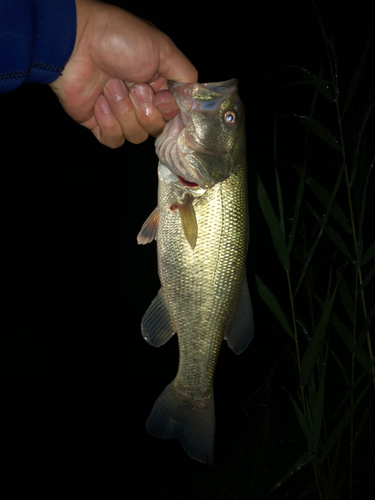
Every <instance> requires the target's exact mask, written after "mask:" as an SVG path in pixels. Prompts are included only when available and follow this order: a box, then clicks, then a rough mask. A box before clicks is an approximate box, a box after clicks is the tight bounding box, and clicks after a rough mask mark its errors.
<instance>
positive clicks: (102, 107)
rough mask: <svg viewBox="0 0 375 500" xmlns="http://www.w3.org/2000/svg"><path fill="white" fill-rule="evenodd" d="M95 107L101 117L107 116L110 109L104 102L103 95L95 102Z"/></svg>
mask: <svg viewBox="0 0 375 500" xmlns="http://www.w3.org/2000/svg"><path fill="white" fill-rule="evenodd" d="M96 105H97V106H98V108H99V109H100V111H101V112H102V113H103V115H107V114H108V113H109V112H110V111H111V109H110V107H109V106H108V103H107V101H106V100H105V97H104V95H100V96H99V97H98V99H97V101H96Z"/></svg>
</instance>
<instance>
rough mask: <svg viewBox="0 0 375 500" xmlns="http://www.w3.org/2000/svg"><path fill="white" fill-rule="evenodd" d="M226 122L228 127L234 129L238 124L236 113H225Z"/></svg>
mask: <svg viewBox="0 0 375 500" xmlns="http://www.w3.org/2000/svg"><path fill="white" fill-rule="evenodd" d="M224 121H225V123H226V125H228V127H233V125H235V124H236V123H237V115H236V113H235V112H234V111H226V112H225V113H224Z"/></svg>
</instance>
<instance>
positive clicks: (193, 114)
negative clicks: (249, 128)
mask: <svg viewBox="0 0 375 500" xmlns="http://www.w3.org/2000/svg"><path fill="white" fill-rule="evenodd" d="M169 89H170V91H171V92H172V94H173V95H174V97H175V99H176V102H177V104H178V106H179V108H180V113H179V114H178V115H177V116H176V117H175V118H173V119H172V120H171V121H169V122H168V123H167V125H166V126H165V128H164V130H163V132H162V134H161V135H160V136H159V137H158V139H157V140H156V142H155V146H156V154H157V155H158V157H159V160H160V163H161V164H162V165H164V166H165V167H166V168H167V169H168V170H169V171H170V172H171V173H172V174H173V176H174V177H176V178H177V179H178V182H180V183H182V184H183V185H185V186H186V187H191V188H193V187H199V188H202V189H204V190H207V189H209V188H210V187H212V186H213V185H215V184H217V183H218V182H222V181H223V180H224V179H226V178H227V177H228V176H229V175H230V172H231V170H232V168H233V166H234V164H235V162H236V161H237V159H238V156H239V155H238V154H236V152H237V151H238V152H240V151H241V150H242V151H243V148H244V147H245V146H244V137H245V134H244V107H243V104H242V102H241V99H240V97H239V95H238V92H237V80H236V79H232V80H228V81H224V82H217V83H204V84H200V83H192V84H185V83H177V82H169Z"/></svg>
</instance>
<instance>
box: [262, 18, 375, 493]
mask: <svg viewBox="0 0 375 500" xmlns="http://www.w3.org/2000/svg"><path fill="white" fill-rule="evenodd" d="M320 26H321V31H322V37H323V40H324V44H325V50H326V55H325V57H324V58H323V60H322V63H321V67H320V71H319V72H318V74H316V75H315V74H312V73H310V72H309V71H308V70H306V69H304V68H299V77H298V79H297V81H294V82H293V86H294V88H297V87H298V89H299V90H298V91H299V92H300V94H299V95H302V96H303V98H305V99H308V100H309V103H310V112H309V114H308V116H301V115H297V114H296V115H294V118H293V119H294V120H298V121H300V122H301V127H304V129H305V132H306V133H305V145H306V149H305V156H304V159H303V161H301V163H300V164H292V163H289V164H285V162H283V163H282V167H283V168H282V170H283V173H284V174H285V172H287V173H288V179H291V185H294V184H293V183H295V186H296V188H295V190H294V193H293V195H292V198H293V199H292V200H291V199H290V187H289V185H288V193H289V196H288V199H287V200H286V196H285V193H286V189H285V186H286V185H287V183H288V184H289V180H288V181H286V180H285V178H283V174H281V173H280V165H281V164H280V162H279V159H278V156H277V148H276V145H277V134H276V133H275V188H276V191H275V192H276V195H275V196H276V197H277V210H275V207H274V205H276V203H275V204H273V203H271V200H270V197H269V196H268V194H267V192H266V189H265V187H264V185H263V183H262V180H261V178H260V177H259V176H258V180H257V182H258V184H257V195H258V201H259V204H260V207H261V210H262V213H263V215H264V218H265V220H266V223H267V225H268V227H269V230H270V232H271V236H272V241H273V244H274V247H275V251H276V253H277V256H278V258H279V261H280V264H281V266H282V269H283V272H284V273H285V288H284V293H281V292H280V290H278V289H277V288H276V284H275V282H273V283H265V282H263V280H262V277H261V276H256V283H257V287H258V291H259V294H260V296H261V297H262V299H263V300H264V302H265V303H266V304H267V306H268V307H269V309H270V310H271V311H272V313H273V315H274V316H275V318H276V319H277V321H278V322H279V323H280V325H281V327H282V328H283V330H284V331H285V334H286V335H285V341H286V344H287V349H286V351H285V354H284V355H287V356H289V355H290V356H292V358H293V363H294V366H295V369H296V370H297V371H298V377H295V381H296V386H295V391H294V393H293V394H289V397H290V402H291V405H292V406H293V407H294V410H295V413H296V417H297V419H298V423H299V425H300V427H301V430H302V432H303V435H304V437H305V439H306V449H305V452H304V453H303V454H302V455H301V456H298V457H296V460H295V463H294V464H293V465H292V466H291V468H290V469H289V470H287V468H288V465H286V470H285V475H284V476H283V477H280V480H279V481H278V482H277V484H275V485H274V486H273V488H272V489H271V490H270V491H269V496H270V498H272V496H273V493H274V492H275V490H277V489H278V488H279V487H280V486H281V485H283V484H284V483H285V482H286V481H295V480H296V476H297V475H298V473H299V471H300V469H302V468H304V467H306V466H307V467H311V468H312V469H311V470H312V474H311V475H310V477H311V481H310V484H306V485H305V488H304V490H303V491H302V490H301V491H300V492H299V494H300V495H301V496H300V497H299V498H302V497H305V496H309V498H319V499H321V500H323V499H339V498H348V499H353V498H359V496H358V493H357V492H356V491H355V488H354V486H353V485H354V481H355V473H356V467H355V461H356V459H357V456H358V455H356V453H358V454H359V453H360V454H361V455H362V458H363V456H366V453H367V452H368V450H367V451H366V446H367V445H368V446H370V444H369V443H368V442H367V441H366V440H367V438H366V433H367V435H368V433H369V432H371V430H370V431H369V429H372V426H373V425H374V421H373V420H374V419H373V414H374V394H375V366H374V362H375V357H374V348H375V345H374V335H373V334H374V326H375V320H374V315H375V286H374V282H375V279H374V274H375V222H374V220H375V217H374V216H375V213H374V212H375V210H374V209H375V207H374V199H375V182H374V172H373V170H374V169H373V166H374V161H375V140H374V136H373V133H371V130H372V132H373V128H372V129H371V126H372V127H373V121H374V119H375V117H374V107H375V101H374V102H371V101H369V100H368V97H369V96H368V95H366V96H364V95H363V94H361V93H360V92H361V90H360V89H361V83H362V78H363V77H364V74H365V71H366V70H367V68H366V58H367V54H368V51H369V49H370V47H371V36H370V38H369V40H368V42H367V44H366V46H365V47H364V49H363V53H362V55H361V57H360V60H359V63H358V66H357V68H355V69H354V72H353V73H352V75H351V78H349V79H348V83H347V85H343V87H344V88H341V86H340V88H339V78H338V70H339V69H340V68H338V63H337V58H336V53H335V46H334V40H333V38H332V37H330V36H328V35H327V33H326V32H325V29H324V25H323V23H322V22H321V21H320ZM293 71H295V69H294V70H293ZM341 83H342V82H341V80H340V85H341ZM371 120H372V121H371ZM276 129H277V127H275V130H276ZM292 147H293V146H292V145H291V148H292ZM317 151H319V155H317ZM322 152H323V154H322ZM317 162H319V164H318V163H317ZM321 172H324V173H325V175H323V176H321V177H322V178H323V179H324V181H323V182H324V184H323V182H322V181H321V180H320V178H319V173H321ZM271 198H272V197H271ZM265 281H266V280H265ZM285 290H288V301H287V302H286V301H285ZM285 304H287V307H286V306H285ZM357 449H360V451H357ZM368 457H370V452H368ZM365 460H366V458H365ZM368 471H369V475H371V474H374V464H373V463H372V464H371V463H368ZM371 471H372V472H371ZM293 475H294V476H293ZM292 476H293V477H292ZM295 498H298V496H296V497H295Z"/></svg>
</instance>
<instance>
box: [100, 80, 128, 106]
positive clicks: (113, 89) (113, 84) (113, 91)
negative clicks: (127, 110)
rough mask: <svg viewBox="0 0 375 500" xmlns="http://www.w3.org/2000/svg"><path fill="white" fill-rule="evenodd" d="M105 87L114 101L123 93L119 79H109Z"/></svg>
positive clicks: (122, 95)
mask: <svg viewBox="0 0 375 500" xmlns="http://www.w3.org/2000/svg"><path fill="white" fill-rule="evenodd" d="M105 88H106V90H107V92H108V94H109V95H110V97H111V99H113V100H114V101H119V100H120V99H122V98H123V97H124V95H125V92H124V87H123V83H122V82H121V81H120V80H110V81H109V82H107V84H106V86H105Z"/></svg>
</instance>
